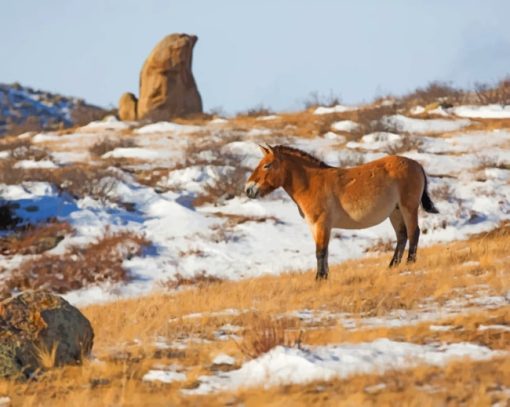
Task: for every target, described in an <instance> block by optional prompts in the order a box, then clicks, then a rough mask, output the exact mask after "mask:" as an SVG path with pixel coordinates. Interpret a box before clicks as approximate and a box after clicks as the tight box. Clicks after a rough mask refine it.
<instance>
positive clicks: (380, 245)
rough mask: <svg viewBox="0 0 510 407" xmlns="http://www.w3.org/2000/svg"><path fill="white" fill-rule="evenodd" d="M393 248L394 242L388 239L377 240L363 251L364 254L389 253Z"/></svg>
mask: <svg viewBox="0 0 510 407" xmlns="http://www.w3.org/2000/svg"><path fill="white" fill-rule="evenodd" d="M394 248H395V242H394V241H393V240H390V239H382V238H380V239H377V240H376V241H375V242H374V244H373V245H372V246H370V247H367V248H366V249H365V253H367V252H383V253H384V252H391V251H393V250H394Z"/></svg>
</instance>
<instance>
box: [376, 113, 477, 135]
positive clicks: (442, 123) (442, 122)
mask: <svg viewBox="0 0 510 407" xmlns="http://www.w3.org/2000/svg"><path fill="white" fill-rule="evenodd" d="M383 122H384V123H385V124H386V125H387V126H390V127H393V128H395V129H396V130H398V131H405V132H409V133H446V132H449V131H456V130H460V129H462V128H463V127H466V126H469V125H470V124H471V121H469V120H467V119H461V120H446V119H414V118H410V117H406V116H403V115H400V114H397V115H394V116H386V117H385V118H384V119H383Z"/></svg>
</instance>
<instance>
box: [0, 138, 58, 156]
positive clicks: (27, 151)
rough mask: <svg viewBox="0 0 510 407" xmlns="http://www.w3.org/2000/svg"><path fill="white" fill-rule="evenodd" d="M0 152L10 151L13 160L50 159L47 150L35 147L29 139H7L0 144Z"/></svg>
mask: <svg viewBox="0 0 510 407" xmlns="http://www.w3.org/2000/svg"><path fill="white" fill-rule="evenodd" d="M0 151H9V157H10V158H11V159H13V160H34V161H40V160H43V159H46V158H48V157H49V153H48V151H47V150H45V149H43V148H40V147H36V146H34V145H33V144H32V143H31V141H30V140H29V139H26V138H19V137H6V138H4V139H3V140H2V141H1V142H0Z"/></svg>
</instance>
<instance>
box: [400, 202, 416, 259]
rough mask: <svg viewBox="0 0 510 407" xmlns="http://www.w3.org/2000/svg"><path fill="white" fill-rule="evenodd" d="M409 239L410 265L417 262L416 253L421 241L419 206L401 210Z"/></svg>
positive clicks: (403, 207)
mask: <svg viewBox="0 0 510 407" xmlns="http://www.w3.org/2000/svg"><path fill="white" fill-rule="evenodd" d="M400 210H401V212H402V216H403V218H404V222H405V225H406V229H407V236H408V237H409V254H408V256H407V262H408V263H414V262H415V261H416V252H417V250H418V240H419V239H420V228H419V227H418V205H416V206H415V207H413V208H408V207H405V206H402V207H401V208H400Z"/></svg>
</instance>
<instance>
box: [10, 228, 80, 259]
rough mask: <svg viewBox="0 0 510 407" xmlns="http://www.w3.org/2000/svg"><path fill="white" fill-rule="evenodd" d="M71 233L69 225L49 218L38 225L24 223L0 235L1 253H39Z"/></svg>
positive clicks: (52, 246) (49, 248) (50, 247)
mask: <svg viewBox="0 0 510 407" xmlns="http://www.w3.org/2000/svg"><path fill="white" fill-rule="evenodd" d="M71 233H72V228H71V225H69V223H67V222H60V221H58V220H55V219H50V220H49V221H48V222H47V223H44V224H39V225H32V224H29V225H26V226H24V227H22V228H21V229H20V230H16V231H15V232H14V233H12V234H10V235H7V236H4V237H0V253H1V254H2V255H4V256H5V255H15V254H23V255H25V254H40V253H43V252H45V251H47V250H51V249H53V248H54V247H55V246H56V245H57V244H58V243H59V242H60V241H62V240H63V239H64V237H65V236H66V235H69V234H71Z"/></svg>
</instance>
